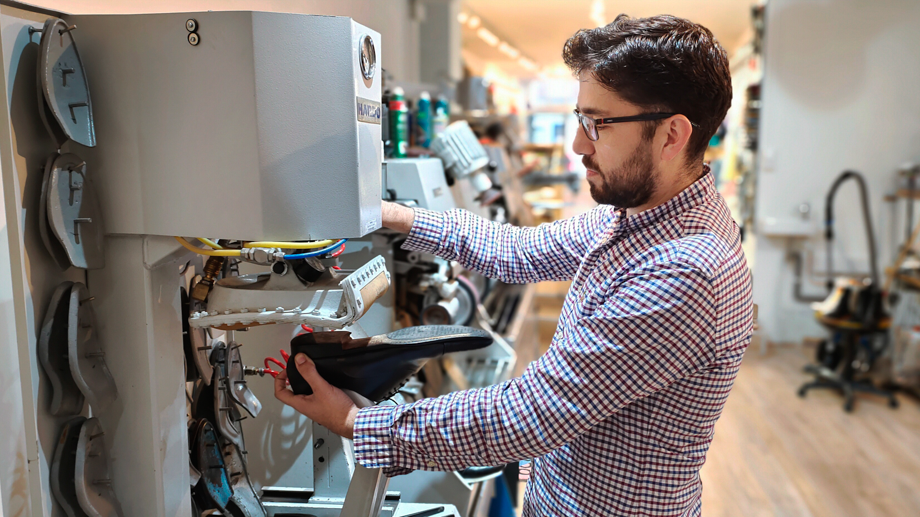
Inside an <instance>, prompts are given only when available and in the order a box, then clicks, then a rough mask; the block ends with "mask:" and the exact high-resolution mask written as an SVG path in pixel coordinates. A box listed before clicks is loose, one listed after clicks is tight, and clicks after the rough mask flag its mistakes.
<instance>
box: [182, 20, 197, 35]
mask: <svg viewBox="0 0 920 517" xmlns="http://www.w3.org/2000/svg"><path fill="white" fill-rule="evenodd" d="M185 30H187V31H189V32H195V31H196V30H198V22H197V21H196V20H195V19H194V18H189V19H188V20H186V21H185Z"/></svg>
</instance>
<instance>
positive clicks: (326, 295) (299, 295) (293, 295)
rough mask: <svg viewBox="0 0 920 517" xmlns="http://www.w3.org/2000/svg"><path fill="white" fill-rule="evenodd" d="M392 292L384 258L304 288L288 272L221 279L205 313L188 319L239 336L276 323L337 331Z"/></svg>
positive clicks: (327, 273)
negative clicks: (247, 330) (254, 328)
mask: <svg viewBox="0 0 920 517" xmlns="http://www.w3.org/2000/svg"><path fill="white" fill-rule="evenodd" d="M389 287H390V273H389V271H387V268H386V261H385V260H384V259H383V257H379V256H378V257H375V258H374V259H373V260H371V261H370V262H368V263H367V264H365V265H363V266H361V267H360V268H358V269H356V270H355V271H354V272H353V273H351V274H349V275H348V276H344V278H343V275H342V273H340V272H337V271H335V270H331V269H327V270H326V271H325V272H323V273H322V275H321V276H320V278H318V279H317V280H316V281H315V282H313V283H310V284H308V285H305V284H304V283H303V282H301V280H300V279H299V278H297V276H296V275H295V274H293V273H292V272H286V273H281V274H279V273H275V272H272V273H262V274H255V275H243V276H237V277H229V278H223V279H221V280H219V281H218V282H216V283H215V284H214V288H213V289H212V291H211V293H210V295H209V296H208V306H207V311H206V312H204V311H202V312H196V313H192V315H191V317H190V318H189V325H190V326H191V327H195V328H200V327H213V328H217V329H221V330H239V329H242V328H246V327H253V326H258V325H270V324H274V323H289V324H297V325H300V324H306V325H309V326H312V327H325V328H332V329H341V328H343V327H346V326H348V325H351V324H352V323H354V322H355V321H357V320H358V319H359V318H360V317H361V316H363V315H364V313H366V312H367V310H368V309H369V308H370V306H371V305H373V303H374V302H375V301H376V300H378V299H379V298H380V297H381V296H383V294H384V293H385V292H386V291H387V289H388V288H389Z"/></svg>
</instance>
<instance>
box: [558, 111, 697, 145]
mask: <svg viewBox="0 0 920 517" xmlns="http://www.w3.org/2000/svg"><path fill="white" fill-rule="evenodd" d="M574 113H575V116H576V117H578V123H579V124H581V128H582V129H584V130H585V136H587V137H588V140H591V141H592V142H596V141H597V138H598V135H597V126H600V125H603V124H619V123H620V122H647V121H650V120H663V119H666V118H669V117H673V116H674V115H677V113H640V114H639V115H632V116H629V117H612V118H591V117H588V116H586V115H585V114H584V113H582V112H580V111H578V110H577V109H576V110H574ZM690 125H691V126H693V127H700V126H698V125H697V124H694V123H693V122H691V123H690Z"/></svg>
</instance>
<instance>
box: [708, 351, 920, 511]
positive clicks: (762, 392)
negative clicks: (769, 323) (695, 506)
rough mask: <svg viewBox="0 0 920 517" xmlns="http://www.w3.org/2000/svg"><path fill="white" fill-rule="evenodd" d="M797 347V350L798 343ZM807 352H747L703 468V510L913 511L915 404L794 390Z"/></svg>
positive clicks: (918, 475) (919, 454)
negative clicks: (852, 403) (846, 399)
mask: <svg viewBox="0 0 920 517" xmlns="http://www.w3.org/2000/svg"><path fill="white" fill-rule="evenodd" d="M806 350H807V349H806ZM808 360H809V357H808V356H807V355H806V352H805V351H803V350H802V349H801V348H798V347H780V348H772V349H771V350H770V351H769V352H768V353H767V354H766V355H759V353H758V351H757V350H755V349H751V350H750V351H749V352H748V354H747V355H746V356H745V358H744V362H743V363H742V367H741V371H740V373H739V374H738V379H737V382H736V384H735V387H734V389H733V390H732V393H731V395H730V396H729V398H728V402H727V403H726V407H725V411H724V413H723V414H722V418H721V419H720V420H719V422H718V423H717V424H716V430H715V433H716V434H715V439H714V440H713V443H712V447H711V448H710V450H709V455H708V458H707V463H706V465H705V466H704V467H703V470H702V472H701V476H702V479H703V515H704V516H706V517H722V516H732V517H735V516H745V517H750V516H797V517H798V516H801V517H812V516H813V517H824V516H827V517H830V516H833V517H847V516H853V517H872V516H880V517H881V516H885V517H895V516H905V517H906V516H910V517H916V516H920V406H918V404H917V402H916V401H915V400H913V399H911V398H909V397H906V396H902V397H900V401H901V407H900V408H899V409H895V410H893V409H890V408H888V406H887V405H886V404H885V401H884V400H883V399H879V398H875V397H870V396H863V397H862V398H859V399H858V400H857V403H856V408H855V410H854V411H853V413H851V414H847V413H844V411H843V410H842V407H841V405H842V404H841V398H840V397H839V396H838V395H837V394H835V393H834V392H831V391H826V390H815V391H811V392H809V393H808V396H807V398H805V399H802V398H799V397H798V396H796V389H797V388H798V386H799V385H800V384H801V383H803V382H805V381H807V380H808V378H809V377H808V376H807V375H806V374H805V373H803V372H802V366H803V365H804V364H806V363H807V362H808Z"/></svg>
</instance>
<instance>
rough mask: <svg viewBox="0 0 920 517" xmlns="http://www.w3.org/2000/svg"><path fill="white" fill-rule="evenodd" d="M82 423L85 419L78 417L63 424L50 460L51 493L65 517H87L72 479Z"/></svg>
mask: <svg viewBox="0 0 920 517" xmlns="http://www.w3.org/2000/svg"><path fill="white" fill-rule="evenodd" d="M84 422H86V418H85V417H82V416H78V417H76V418H72V419H70V420H68V421H67V422H65V423H64V426H63V428H62V429H61V436H60V438H58V441H57V445H56V446H55V447H54V458H53V459H52V460H51V493H52V494H53V495H54V500H55V501H57V503H58V504H59V505H60V506H61V509H63V510H64V513H66V514H67V517H87V515H86V512H84V511H83V508H82V507H81V506H80V499H79V498H78V497H77V487H76V483H75V479H74V475H75V473H76V461H77V444H78V443H79V442H80V428H81V427H83V423H84Z"/></svg>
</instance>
